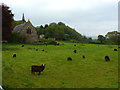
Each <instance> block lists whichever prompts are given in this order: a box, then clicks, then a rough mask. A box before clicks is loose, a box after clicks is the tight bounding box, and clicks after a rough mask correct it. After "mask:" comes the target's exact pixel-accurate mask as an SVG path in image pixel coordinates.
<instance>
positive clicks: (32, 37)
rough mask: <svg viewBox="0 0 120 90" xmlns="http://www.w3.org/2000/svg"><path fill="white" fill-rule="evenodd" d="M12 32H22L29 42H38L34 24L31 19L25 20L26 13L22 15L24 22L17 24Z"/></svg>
mask: <svg viewBox="0 0 120 90" xmlns="http://www.w3.org/2000/svg"><path fill="white" fill-rule="evenodd" d="M12 33H20V34H21V35H24V36H25V37H26V42H27V43H35V42H38V35H37V31H36V29H35V27H34V26H33V25H32V23H31V22H30V20H28V21H27V22H26V21H25V18H24V14H23V17H22V24H20V25H17V26H15V28H14V29H13V31H12Z"/></svg>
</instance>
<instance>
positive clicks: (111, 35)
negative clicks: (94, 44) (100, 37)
mask: <svg viewBox="0 0 120 90" xmlns="http://www.w3.org/2000/svg"><path fill="white" fill-rule="evenodd" d="M105 36H106V38H107V41H108V42H109V43H111V44H120V32H118V31H112V32H108V33H107V34H106V35H105Z"/></svg>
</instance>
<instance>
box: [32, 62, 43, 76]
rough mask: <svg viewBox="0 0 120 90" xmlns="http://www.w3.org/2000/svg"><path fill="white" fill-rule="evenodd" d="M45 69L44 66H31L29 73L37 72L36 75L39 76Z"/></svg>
mask: <svg viewBox="0 0 120 90" xmlns="http://www.w3.org/2000/svg"><path fill="white" fill-rule="evenodd" d="M44 69H45V64H42V65H41V66H38V65H32V66H31V72H32V73H34V72H39V74H38V75H40V73H41V72H43V70H44Z"/></svg>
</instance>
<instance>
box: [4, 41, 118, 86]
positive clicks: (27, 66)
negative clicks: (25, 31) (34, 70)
mask: <svg viewBox="0 0 120 90" xmlns="http://www.w3.org/2000/svg"><path fill="white" fill-rule="evenodd" d="M60 43H62V44H64V45H60V46H54V45H48V46H45V45H32V44H24V45H25V47H21V45H22V44H3V51H2V58H3V59H2V65H3V67H2V69H3V86H4V87H5V88H117V87H118V52H115V51H114V48H117V46H116V45H94V44H84V45H83V44H79V43H77V44H76V45H77V46H76V47H75V46H74V44H75V43H65V42H60ZM28 48H36V49H38V51H36V50H35V49H28ZM42 49H44V50H45V51H44V52H43V51H41V50H42ZM74 49H76V50H77V53H76V54H75V53H74V52H73V51H74ZM14 53H16V54H17V57H16V58H13V57H12V55H13V54H14ZM82 55H85V56H86V58H85V59H83V58H82ZM105 55H108V56H109V57H110V60H111V61H110V62H106V61H105V60H104V56H105ZM67 57H71V58H72V59H73V60H72V61H67ZM43 63H44V64H46V68H45V70H44V72H42V73H41V75H38V74H35V75H34V74H31V65H41V64H43Z"/></svg>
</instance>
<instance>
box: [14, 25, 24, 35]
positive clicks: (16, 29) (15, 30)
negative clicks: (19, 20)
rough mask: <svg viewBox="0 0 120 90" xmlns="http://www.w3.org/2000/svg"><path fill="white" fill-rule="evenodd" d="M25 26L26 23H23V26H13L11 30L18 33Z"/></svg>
mask: <svg viewBox="0 0 120 90" xmlns="http://www.w3.org/2000/svg"><path fill="white" fill-rule="evenodd" d="M25 24H26V23H23V24H20V25H17V26H15V28H14V29H13V31H12V32H16V33H19V32H20V30H21V29H22V28H23V27H24V26H25Z"/></svg>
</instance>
